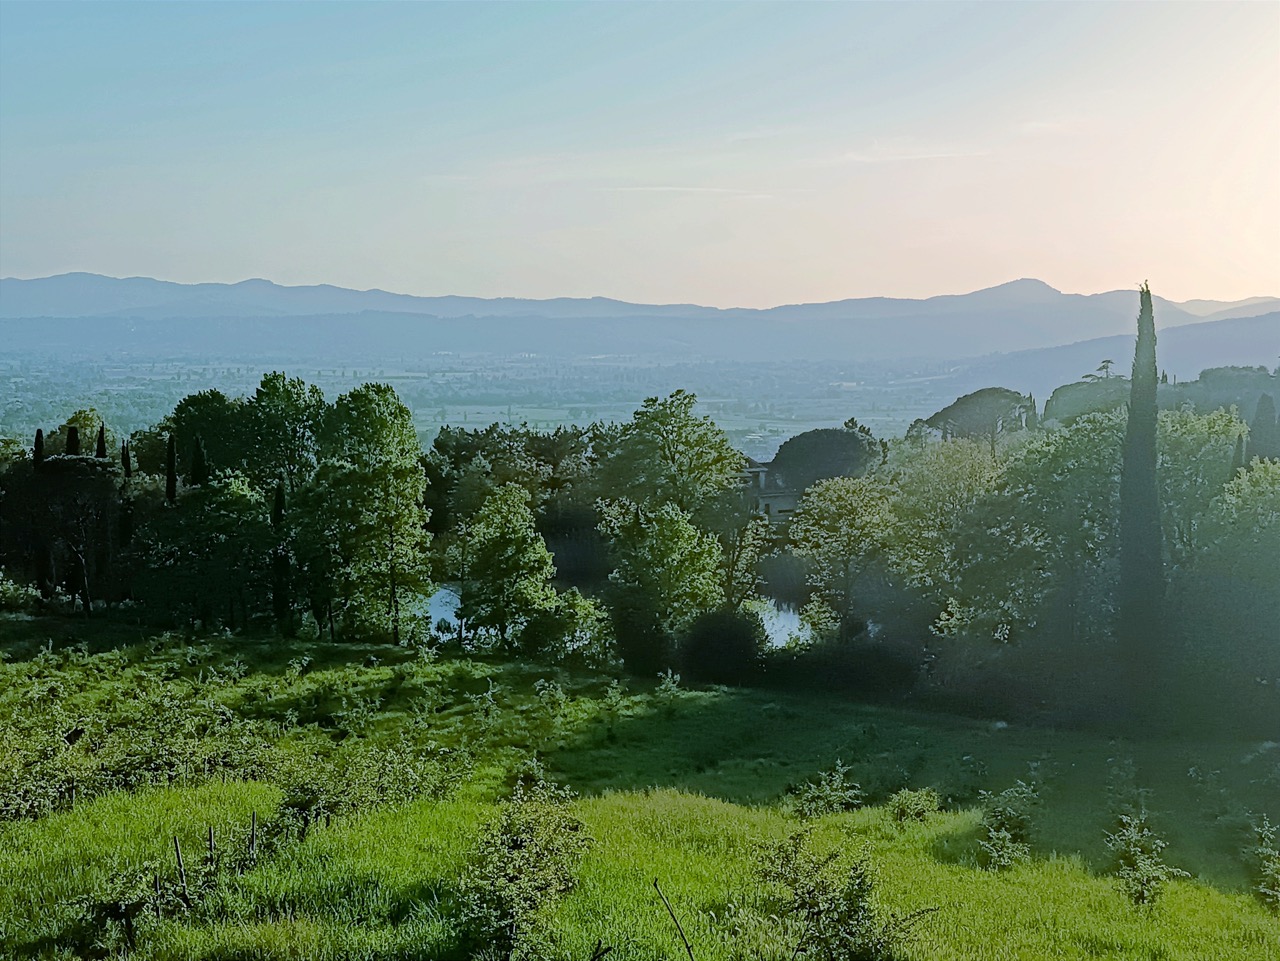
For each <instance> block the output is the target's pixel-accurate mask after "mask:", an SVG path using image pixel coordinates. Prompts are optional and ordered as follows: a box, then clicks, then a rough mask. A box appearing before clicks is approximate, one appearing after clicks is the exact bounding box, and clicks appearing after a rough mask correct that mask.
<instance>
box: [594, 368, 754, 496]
mask: <svg viewBox="0 0 1280 961" xmlns="http://www.w3.org/2000/svg"><path fill="white" fill-rule="evenodd" d="M697 401H698V398H697V397H696V396H695V395H693V394H691V393H688V392H687V391H683V390H677V391H676V392H675V393H673V394H671V395H669V396H667V397H662V398H658V397H649V398H647V399H646V400H645V402H644V403H643V404H642V405H641V407H640V409H639V410H637V411H636V412H635V415H634V416H633V417H632V418H631V420H630V421H629V422H627V423H626V424H623V425H622V426H621V427H620V428H619V429H618V430H617V432H616V434H614V435H613V436H609V437H607V438H606V437H603V436H602V438H601V441H602V442H601V447H602V455H603V459H602V461H601V464H600V470H599V479H598V483H599V490H600V493H601V496H602V497H605V498H610V499H612V498H625V499H628V500H631V501H634V502H635V503H637V504H639V505H641V506H642V507H644V508H648V509H661V508H663V507H665V506H666V505H668V504H674V505H675V506H676V508H678V509H679V510H680V511H683V512H691V511H694V510H696V509H697V508H698V507H700V506H701V505H702V504H704V503H705V502H706V501H708V500H709V499H711V498H712V497H714V496H715V495H716V494H718V493H720V492H721V491H723V490H726V489H728V488H730V487H732V486H733V485H734V483H736V480H737V476H738V472H739V471H740V470H741V469H742V465H743V457H742V454H740V453H739V452H738V451H736V450H734V448H733V446H732V445H731V444H730V443H729V439H728V438H727V437H726V436H725V433H724V431H722V430H721V429H720V428H719V427H717V426H716V425H715V423H714V422H713V421H712V420H711V418H709V417H699V416H697V415H696V414H694V412H693V408H694V405H695V404H696V403H697Z"/></svg>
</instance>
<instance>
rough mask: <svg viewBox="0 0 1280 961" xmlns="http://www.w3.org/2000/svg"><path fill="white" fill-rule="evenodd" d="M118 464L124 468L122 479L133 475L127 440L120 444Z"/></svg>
mask: <svg viewBox="0 0 1280 961" xmlns="http://www.w3.org/2000/svg"><path fill="white" fill-rule="evenodd" d="M120 466H121V467H123V468H124V479H125V480H128V479H129V478H130V477H132V476H133V457H132V456H130V454H129V442H128V441H125V442H124V443H123V444H121V445H120Z"/></svg>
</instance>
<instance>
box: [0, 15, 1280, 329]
mask: <svg viewBox="0 0 1280 961" xmlns="http://www.w3.org/2000/svg"><path fill="white" fill-rule="evenodd" d="M69 270H88V271H93V272H97V273H104V274H111V275H116V276H128V275H139V274H140V275H146V276H153V277H159V278H162V279H167V280H178V281H188V282H191V281H236V280H242V279H245V278H248V277H266V278H269V279H271V280H274V281H277V282H279V283H284V284H309V283H332V284H337V285H340V286H345V287H357V288H368V287H380V288H384V289H388V290H395V291H399V292H404V293H416V294H468V295H479V296H500V295H511V296H529V297H552V296H589V295H596V294H599V295H605V296H611V297H617V298H620V299H625V300H634V301H644V302H683V301H689V302H698V303H704V304H714V305H718V306H734V305H742V306H768V305H773V304H778V303H789V302H799V301H818V300H835V299H839V298H843V297H855V296H870V295H887V296H916V297H922V296H930V295H932V294H937V293H955V292H961V291H967V290H973V289H976V288H980V287H987V286H991V285H994V284H997V283H1001V282H1004V281H1007V280H1011V279H1014V278H1017V277H1038V278H1040V279H1042V280H1045V281H1047V282H1048V283H1050V284H1052V285H1053V286H1055V287H1058V288H1059V289H1062V290H1066V291H1072V292H1085V293H1092V292H1095V291H1100V290H1109V289H1115V288H1126V289H1131V288H1133V287H1134V286H1135V285H1136V284H1137V283H1139V282H1141V281H1142V280H1144V279H1149V280H1150V281H1151V285H1152V288H1153V289H1154V290H1155V291H1156V292H1157V293H1159V294H1160V295H1162V296H1164V297H1168V298H1170V299H1174V300H1182V299H1189V298H1193V297H1206V298H1216V299H1223V300H1229V299H1236V298H1242V297H1247V296H1253V295H1261V294H1267V295H1276V294H1280V3H1274V2H1259V3H1231V2H1214V3H1204V4H1197V3H1180V4H1170V3H1134V4H1116V3H1086V4H1067V3H1057V4H1039V3H1014V4H1004V3H981V4H977V5H968V4H962V3H944V4H933V3H901V4H897V3H895V4H878V3H856V4H814V5H807V4H785V5H769V4H749V5H736V4H719V3H716V4H706V5H701V4H640V3H637V4H617V3H600V4H590V5H576V4H554V5H541V4H533V3H528V4H516V3H503V4H496V5H479V4H441V5H436V4H425V3H396V4H366V3H361V4H343V3H308V4H303V3H285V4H278V5H277V4H259V3H252V4H251V3H212V4H204V3H147V4H137V5H134V4H117V3H92V4H84V5H80V4H68V3H19V2H11V0H5V2H0V274H3V275H5V276H19V277H33V276H42V275H47V274H52V273H60V272H64V271H69Z"/></svg>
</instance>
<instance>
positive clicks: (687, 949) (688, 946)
mask: <svg viewBox="0 0 1280 961" xmlns="http://www.w3.org/2000/svg"><path fill="white" fill-rule="evenodd" d="M653 889H654V890H655V891H657V892H658V897H660V898H662V903H663V905H664V906H665V907H666V909H667V914H669V915H671V920H672V921H674V922H675V923H676V930H677V931H679V932H680V940H681V941H683V942H684V950H685V952H686V953H687V954H688V955H689V961H698V959H697V958H695V957H694V956H693V945H691V944H690V943H689V939H688V938H686V937H685V936H684V928H683V927H682V926H681V924H680V919H679V918H677V917H676V913H675V911H673V910H672V909H671V902H670V901H668V900H667V896H666V895H665V894H663V893H662V888H660V887H658V879H657V878H654V879H653Z"/></svg>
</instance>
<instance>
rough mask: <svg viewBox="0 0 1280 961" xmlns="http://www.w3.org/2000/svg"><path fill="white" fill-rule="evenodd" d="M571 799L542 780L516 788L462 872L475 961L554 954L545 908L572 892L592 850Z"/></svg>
mask: <svg viewBox="0 0 1280 961" xmlns="http://www.w3.org/2000/svg"><path fill="white" fill-rule="evenodd" d="M571 799H572V794H570V792H568V791H566V790H564V789H563V788H558V787H555V786H553V785H551V784H548V783H547V782H546V781H544V780H541V779H537V780H534V781H533V783H532V784H528V785H526V784H525V783H523V782H520V783H517V784H516V787H515V791H514V793H513V794H512V796H511V799H510V800H509V801H507V802H506V803H505V804H504V805H503V807H502V812H501V814H499V816H498V818H497V819H496V820H495V821H493V822H492V823H491V824H489V825H488V827H486V828H485V829H484V830H483V831H482V833H481V835H480V841H479V844H478V845H477V847H476V851H475V853H474V854H473V855H472V856H471V859H470V861H469V863H468V864H467V867H466V868H465V870H464V873H463V878H462V885H461V900H462V910H461V912H460V915H461V923H462V927H463V931H464V935H465V938H466V940H467V942H468V945H469V947H471V948H472V949H473V951H474V954H473V956H474V957H477V958H485V959H490V958H491V959H508V958H510V959H535V958H541V957H545V956H546V955H547V954H548V953H549V948H548V945H547V935H546V932H545V929H544V925H543V923H542V919H543V916H544V915H545V912H546V909H547V908H548V907H549V906H550V905H551V904H552V903H553V902H554V901H555V900H556V899H557V898H559V897H560V896H562V895H564V894H566V893H567V892H569V891H571V890H572V889H573V887H574V885H575V883H576V881H577V872H578V866H579V864H580V863H581V861H582V856H583V855H584V854H585V853H586V851H587V848H588V847H589V846H590V843H591V839H590V838H589V837H588V836H587V834H586V832H585V830H584V825H583V823H582V822H581V821H580V820H579V819H578V818H577V817H576V816H574V814H573V813H572V811H571V810H570V809H569V806H568V802H569V801H570V800H571Z"/></svg>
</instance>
